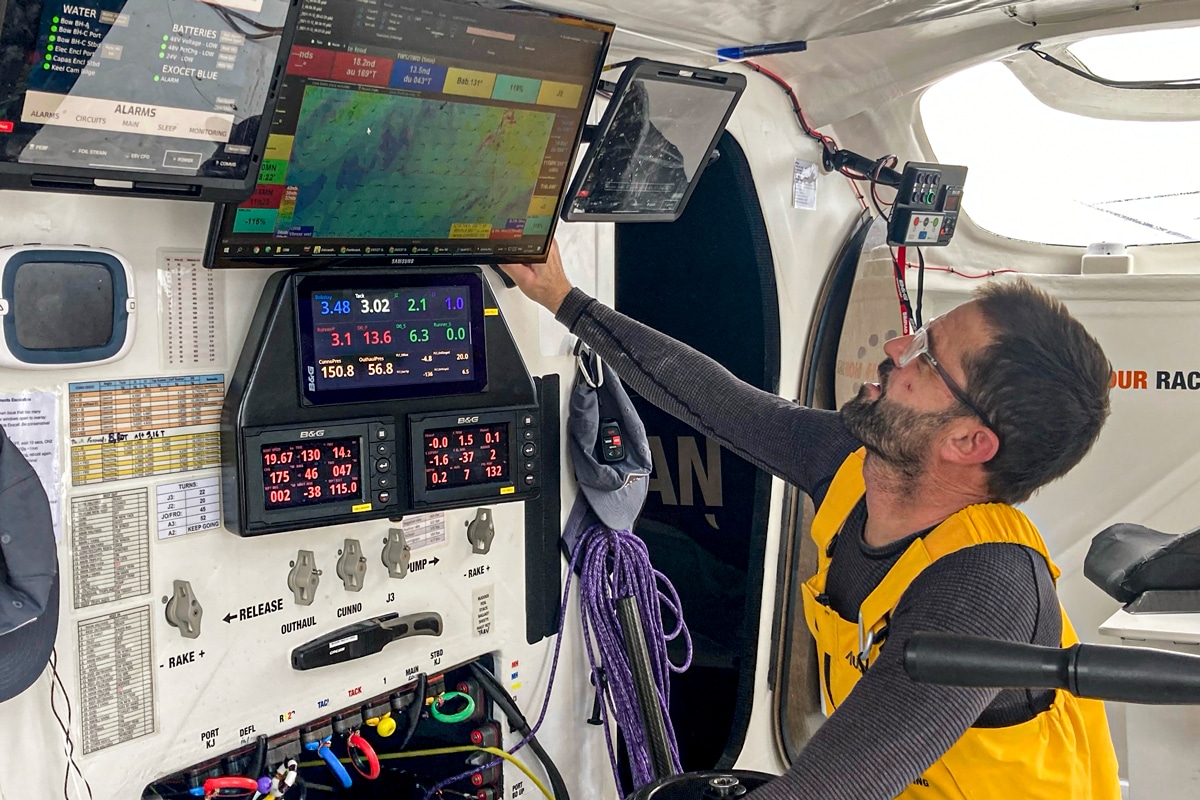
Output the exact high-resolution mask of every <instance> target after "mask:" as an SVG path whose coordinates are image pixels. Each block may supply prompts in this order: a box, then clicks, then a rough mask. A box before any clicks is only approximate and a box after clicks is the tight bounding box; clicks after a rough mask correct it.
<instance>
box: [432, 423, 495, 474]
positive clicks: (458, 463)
mask: <svg viewBox="0 0 1200 800" xmlns="http://www.w3.org/2000/svg"><path fill="white" fill-rule="evenodd" d="M508 428H509V426H508V424H507V423H499V424H495V425H467V426H464V427H455V428H441V429H437V430H428V431H425V432H424V439H425V488H426V489H427V490H428V489H451V488H458V487H462V486H476V485H478V484H481V483H502V482H507V481H511V480H512V474H511V471H510V469H509V435H508Z"/></svg>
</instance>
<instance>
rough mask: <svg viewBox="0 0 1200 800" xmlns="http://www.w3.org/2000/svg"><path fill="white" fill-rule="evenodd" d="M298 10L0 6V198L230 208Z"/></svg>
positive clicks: (174, 2) (255, 155)
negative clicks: (53, 195)
mask: <svg viewBox="0 0 1200 800" xmlns="http://www.w3.org/2000/svg"><path fill="white" fill-rule="evenodd" d="M299 8H300V0H205V2H200V0H73V2H64V0H9V1H8V2H3V0H0V26H2V27H0V188H11V189H27V190H48V191H55V190H57V191H69V192H85V193H86V192H98V193H105V194H122V195H131V196H143V197H170V198H173V199H182V200H203V201H241V200H243V199H245V198H246V197H247V196H248V195H249V194H250V192H251V190H252V189H253V188H254V181H255V178H256V176H257V173H258V167H259V161H260V158H261V156H262V151H263V148H264V146H265V144H266V133H267V131H266V128H267V122H269V120H270V114H271V109H272V107H273V103H274V99H275V92H276V90H277V88H278V77H279V76H280V75H281V74H282V72H283V64H282V57H283V56H285V55H286V54H287V52H288V46H289V43H290V40H291V35H292V32H293V31H294V27H295V19H296V17H297V15H298V14H299Z"/></svg>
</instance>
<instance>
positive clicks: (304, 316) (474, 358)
mask: <svg viewBox="0 0 1200 800" xmlns="http://www.w3.org/2000/svg"><path fill="white" fill-rule="evenodd" d="M295 281H296V286H295V298H296V307H295V314H296V336H297V342H296V352H297V355H298V357H299V363H297V365H296V369H297V370H298V372H299V376H298V377H299V383H300V396H301V402H302V403H303V405H305V406H327V405H335V404H336V405H341V404H346V403H372V402H380V401H384V402H386V401H390V400H403V399H412V398H426V397H447V396H452V395H459V394H478V393H481V392H483V391H484V390H486V389H487V341H486V339H485V337H484V315H485V309H484V302H483V301H484V298H483V278H482V276H481V275H480V274H479V273H477V272H446V273H432V274H431V273H415V272H413V273H407V272H379V273H370V272H357V271H356V272H351V273H336V272H331V273H327V274H320V275H299V276H297V277H296V278H295ZM463 285H465V286H466V287H467V291H468V292H469V294H470V298H471V317H470V320H471V323H470V324H471V371H472V373H473V375H472V377H471V379H470V380H467V381H446V382H439V383H431V384H416V385H410V386H383V387H371V388H356V389H312V390H310V389H309V388H308V381H307V379H306V376H307V372H308V369H309V368H310V366H311V368H312V369H314V370H315V369H316V356H315V351H314V347H313V316H312V295H313V293H314V292H316V291H321V290H333V291H349V290H353V289H356V288H368V289H371V290H378V289H420V288H424V287H428V286H463Z"/></svg>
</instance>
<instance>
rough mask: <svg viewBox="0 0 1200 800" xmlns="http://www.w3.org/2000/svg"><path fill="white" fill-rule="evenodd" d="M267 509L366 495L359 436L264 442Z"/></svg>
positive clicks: (307, 504)
mask: <svg viewBox="0 0 1200 800" xmlns="http://www.w3.org/2000/svg"><path fill="white" fill-rule="evenodd" d="M262 472H263V491H264V495H265V498H266V503H265V506H266V509H267V510H268V511H275V510H277V509H281V508H298V507H300V506H314V505H322V504H325V503H337V502H339V501H344V500H360V499H362V496H363V482H362V453H361V442H360V441H359V437H357V436H348V437H344V438H340V439H322V440H318V441H299V442H281V443H278V444H264V445H263V446H262Z"/></svg>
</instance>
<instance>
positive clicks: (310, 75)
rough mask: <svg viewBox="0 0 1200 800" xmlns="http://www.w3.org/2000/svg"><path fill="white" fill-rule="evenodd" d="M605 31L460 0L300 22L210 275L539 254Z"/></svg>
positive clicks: (351, 4)
mask: <svg viewBox="0 0 1200 800" xmlns="http://www.w3.org/2000/svg"><path fill="white" fill-rule="evenodd" d="M612 32H613V26H612V25H609V24H607V23H598V22H593V21H589V20H583V19H578V18H575V17H568V16H564V15H560V14H553V13H547V12H543V11H532V10H529V9H517V8H505V9H503V10H500V9H491V8H485V7H481V6H478V5H474V4H468V3H464V2H457V1H454V0H374V2H372V3H370V4H364V3H362V2H358V1H357V0H325V1H324V2H322V8H321V9H320V13H319V14H316V13H311V14H310V13H309V11H308V9H307V8H306V9H305V10H304V11H302V13H301V16H300V21H299V24H298V27H297V33H296V40H295V43H294V44H293V46H292V50H291V54H290V58H289V59H288V64H287V69H286V74H285V76H284V79H283V85H282V88H281V90H280V100H279V104H278V109H277V112H276V116H275V120H274V122H273V124H272V128H271V134H270V136H269V138H268V141H267V149H266V155H265V158H264V161H263V165H262V170H261V172H260V174H259V180H258V187H257V189H256V190H255V192H254V194H253V195H252V196H251V197H250V199H249V200H247V201H246V202H244V203H242V204H241V205H239V206H232V205H225V206H218V207H217V208H216V210H215V212H214V217H213V224H212V228H211V230H210V235H209V241H208V247H207V248H206V252H205V264H206V265H208V266H210V267H218V268H228V267H256V266H272V267H281V266H282V267H293V266H295V267H299V266H329V265H331V264H336V263H342V264H347V265H355V266H358V265H372V266H380V265H408V264H462V263H480V262H490V263H494V262H505V261H509V262H511V261H539V260H545V257H546V254H547V252H548V250H549V245H550V240H551V236H552V235H553V232H554V225H555V221H556V218H557V215H558V210H559V206H560V204H561V200H562V195H563V191H564V189H565V187H566V184H567V180H568V178H569V177H570V169H571V164H572V162H573V158H574V155H575V151H576V148H577V147H578V145H579V141H580V138H581V135H582V130H583V125H584V121H585V117H586V114H587V110H588V107H589V104H590V102H591V97H592V94H593V91H594V88H595V86H596V82H597V81H598V79H599V74H600V70H601V68H602V65H603V60H604V56H605V54H606V52H607V49H608V43H609V39H610V37H611V35H612Z"/></svg>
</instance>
